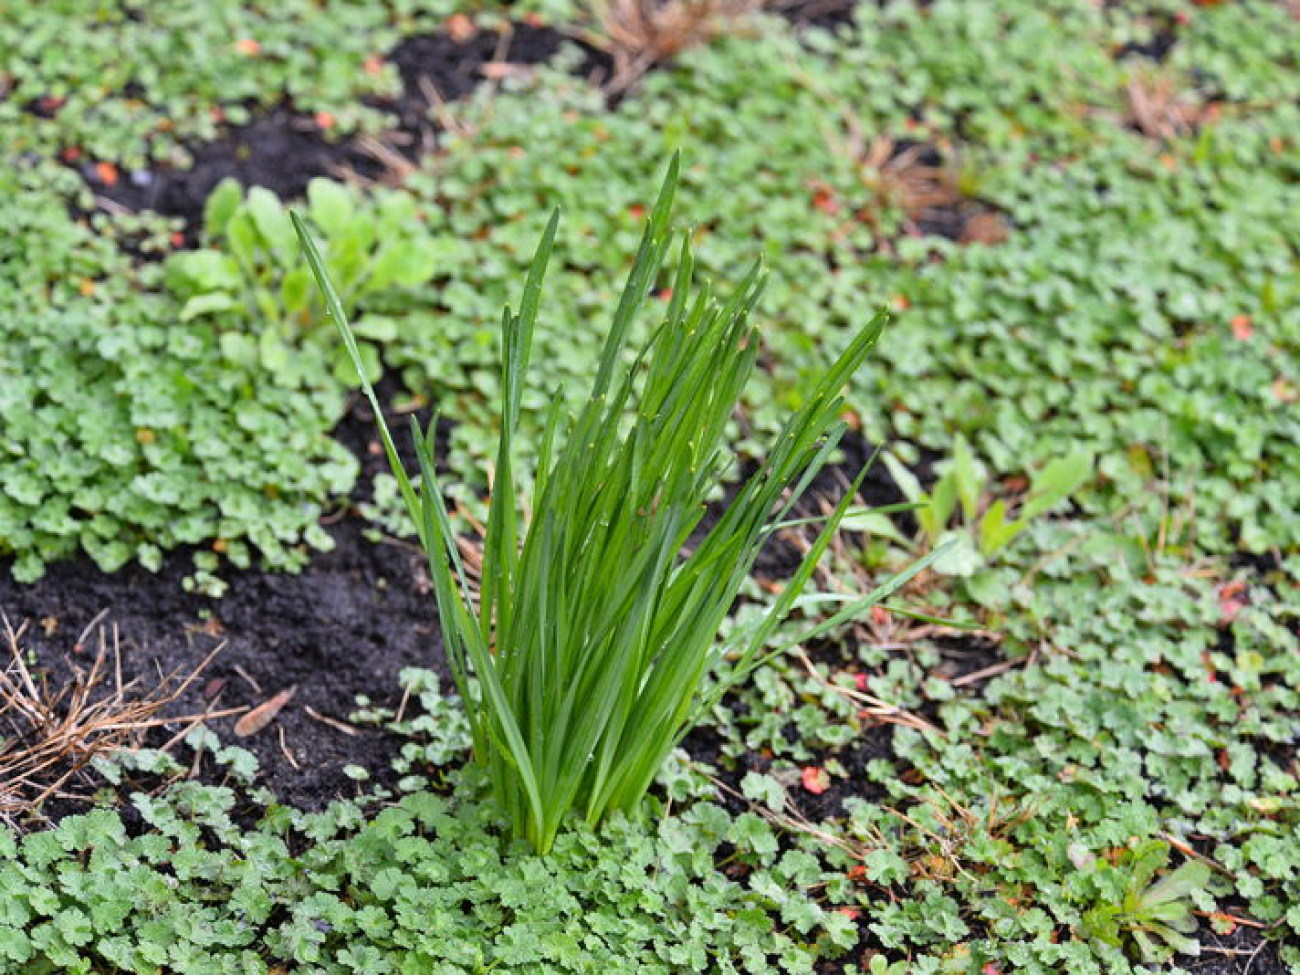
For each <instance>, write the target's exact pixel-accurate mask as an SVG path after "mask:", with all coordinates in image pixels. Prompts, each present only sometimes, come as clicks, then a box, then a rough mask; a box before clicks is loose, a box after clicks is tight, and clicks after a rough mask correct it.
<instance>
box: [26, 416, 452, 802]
mask: <svg viewBox="0 0 1300 975" xmlns="http://www.w3.org/2000/svg"><path fill="white" fill-rule="evenodd" d="M372 428H373V427H372V426H371V422H370V418H369V416H368V411H363V410H361V409H360V408H359V407H358V408H356V409H354V410H353V412H352V414H351V415H350V416H349V417H348V419H347V420H346V421H345V422H344V424H343V426H342V428H341V430H340V435H341V439H343V440H344V442H348V443H350V444H353V445H361V444H364V443H365V442H367V441H366V439H365V437H366V433H365V432H363V431H368V430H370V429H372ZM361 456H362V457H363V460H364V461H365V463H366V466H367V467H368V468H374V467H375V464H376V460H375V457H374V454H373V453H371V452H370V451H368V450H365V449H364V448H363V449H362V450H361ZM379 463H382V459H380V460H379ZM328 531H329V533H330V535H331V536H332V537H333V538H334V540H335V546H336V547H335V548H334V550H333V551H331V552H327V553H321V554H318V555H316V556H315V557H314V558H313V559H312V561H311V564H310V565H309V566H308V567H307V569H306V570H305V571H304V572H302V573H301V574H300V575H285V574H276V573H264V572H257V571H243V572H229V573H227V576H226V577H227V579H228V581H229V584H230V587H229V591H228V592H227V593H226V594H225V595H224V596H223V597H222V598H221V599H217V600H212V599H209V598H206V597H203V596H199V595H193V594H189V593H186V592H185V591H184V590H183V589H182V586H181V580H182V579H183V578H184V577H185V576H186V575H187V574H188V573H189V572H190V571H191V568H190V560H189V556H188V554H187V553H184V552H179V553H174V554H173V555H172V556H171V557H170V558H168V559H167V561H166V564H165V566H164V568H163V569H162V571H160V572H158V573H157V574H153V573H150V572H148V571H146V570H144V569H142V568H139V567H138V566H131V567H128V568H126V569H123V570H121V571H120V572H117V573H114V574H112V575H105V574H104V573H102V572H101V571H99V570H98V569H97V568H96V567H95V566H94V564H93V563H91V562H90V561H89V559H86V558H84V557H79V558H75V559H72V560H70V561H67V562H61V563H58V564H56V565H53V566H51V567H50V568H49V570H48V572H47V573H46V575H45V577H44V578H42V579H41V580H40V581H39V582H37V583H35V584H32V585H18V584H16V583H14V582H13V581H12V579H11V578H10V575H9V571H8V566H0V610H3V611H4V613H5V614H6V615H7V616H8V617H9V619H10V620H11V621H12V622H13V624H14V625H15V626H17V625H18V624H19V623H20V622H21V621H23V620H30V621H31V625H30V626H29V628H28V633H27V635H26V637H25V639H24V647H25V649H27V650H28V651H30V652H32V653H34V654H35V656H36V659H37V660H38V661H39V663H40V664H41V665H42V666H44V667H50V668H51V669H52V670H55V671H56V672H57V670H58V669H59V661H60V660H61V659H62V658H63V657H64V655H67V654H70V653H71V654H73V655H74V656H75V657H76V658H77V659H80V660H85V661H86V662H88V661H89V651H82V653H81V654H76V653H75V651H72V644H73V643H74V641H75V639H76V637H77V635H78V634H79V633H80V632H81V630H82V629H83V628H84V627H85V626H86V625H87V624H88V623H89V622H90V621H91V620H92V619H93V618H94V616H95V615H96V614H97V613H99V612H100V611H101V610H104V609H107V610H108V611H109V615H108V617H107V618H106V621H105V622H106V624H108V625H113V624H115V625H116V626H117V627H118V630H119V632H120V634H121V639H122V663H123V675H124V677H125V678H126V679H128V680H130V679H131V678H134V677H139V678H140V679H141V683H142V684H143V685H144V686H145V687H149V686H152V685H154V684H156V682H157V676H158V675H159V674H167V673H172V672H179V673H181V674H185V673H188V672H190V671H192V670H193V668H194V667H195V666H197V665H198V664H199V662H200V661H202V660H203V658H204V657H205V656H206V655H207V654H208V652H209V651H210V650H211V649H212V648H213V647H214V646H216V645H217V644H218V643H223V642H224V644H225V646H224V649H222V651H221V652H220V653H219V654H218V655H217V656H216V658H215V659H214V660H213V662H212V663H211V664H210V665H209V667H208V669H207V670H206V671H205V672H204V675H203V678H202V679H201V680H199V681H197V682H196V683H195V684H194V686H192V687H191V688H190V689H189V691H188V692H187V693H186V694H185V695H184V697H182V698H181V699H180V700H179V701H177V702H176V704H175V705H173V707H172V708H171V711H172V712H173V713H176V714H194V713H198V712H201V711H203V710H204V709H205V708H211V709H213V710H216V709H221V708H230V707H238V706H255V705H257V704H260V703H261V702H263V701H265V700H267V699H268V698H270V697H271V696H272V695H274V694H276V693H277V692H279V691H282V690H284V689H286V688H289V687H296V688H297V692H296V694H295V696H294V698H293V700H292V701H290V702H289V704H288V705H287V706H286V707H285V708H284V709H283V710H282V711H281V712H280V714H279V716H278V717H276V719H275V720H274V721H273V722H272V724H271V725H269V726H268V727H267V728H265V729H264V730H263V731H261V732H259V733H257V734H255V735H252V736H251V737H248V738H243V739H240V738H236V737H235V736H234V734H233V725H234V722H235V720H236V719H235V718H234V717H229V718H221V719H217V720H214V721H213V722H212V726H213V728H214V730H215V731H216V732H217V733H218V734H219V735H220V736H221V738H222V740H223V742H224V743H226V744H237V745H241V746H243V747H246V748H248V749H249V750H251V751H252V752H254V753H255V754H256V755H257V757H258V759H259V761H260V763H261V767H262V775H263V778H264V779H265V781H266V783H267V784H269V785H271V787H272V788H273V790H274V792H275V793H276V795H277V796H278V797H279V798H280V799H281V800H283V801H285V802H288V803H292V804H294V805H297V806H301V807H305V808H319V807H320V806H323V805H324V804H326V803H327V802H329V800H331V799H333V798H336V797H338V796H340V795H345V794H349V793H351V792H353V791H355V787H354V786H353V784H352V783H351V781H350V780H349V779H348V778H347V777H346V776H344V774H343V772H342V769H343V766H345V765H349V764H356V765H361V766H363V767H365V768H367V769H369V770H370V771H371V772H372V774H375V775H377V776H379V777H380V781H381V782H382V781H383V776H384V774H385V772H386V770H387V769H388V767H389V762H390V760H391V759H392V757H393V755H394V753H395V751H396V748H397V747H398V746H397V743H396V740H395V739H394V738H392V736H389V735H386V734H384V733H382V732H379V731H375V730H370V729H366V730H361V731H359V733H358V734H356V735H348V734H346V733H344V732H342V731H340V730H338V729H336V728H334V727H331V726H329V725H327V724H325V723H322V722H320V721H318V720H316V719H314V718H312V717H311V716H310V715H309V714H308V712H307V710H306V709H307V708H308V707H310V708H312V709H314V710H315V711H316V712H317V713H319V714H322V715H325V716H328V717H332V718H335V719H340V720H344V721H346V719H347V717H348V715H349V714H350V713H351V712H352V711H353V710H354V709H355V705H354V702H355V698H356V696H357V695H358V694H365V695H369V696H370V697H371V698H372V700H375V701H376V702H382V703H387V704H389V705H393V704H395V703H396V699H397V694H398V673H399V672H400V671H401V669H402V668H404V667H428V668H433V669H438V670H442V671H443V673H444V674H445V669H444V664H443V660H442V652H441V644H440V639H439V636H438V632H437V621H436V616H435V613H434V610H433V600H432V597H431V595H429V594H428V593H427V592H426V589H427V587H426V584H425V575H424V572H423V569H422V568H421V557H419V556H418V555H417V554H416V553H415V552H414V551H413V550H412V549H411V548H409V547H407V546H398V545H393V544H374V543H371V542H369V541H367V540H365V539H364V538H363V537H362V531H363V525H362V522H361V520H360V518H359V517H357V516H354V515H352V514H348V515H347V516H346V517H344V518H343V519H342V520H340V521H339V522H338V523H337V524H334V525H332V526H329V528H328ZM39 621H44V622H43V623H42V625H38V622H39ZM47 627H50V628H53V632H52V633H51V634H50V635H46V634H45V632H44V630H45V628H47ZM241 670H242V672H243V673H241ZM249 678H251V681H252V682H256V684H257V687H256V688H255V687H254V686H252V683H251V682H250V680H249ZM214 692H215V693H214ZM177 727H178V728H179V725H178V726H177ZM281 731H283V746H282V743H281V738H280V732H281ZM164 737H165V736H164ZM286 749H287V751H288V752H289V753H290V754H291V755H292V757H293V760H292V761H291V760H290V758H289V756H288V755H286V753H285V752H286ZM295 762H296V765H295V764H294V763H295ZM211 772H212V770H211V769H208V768H201V769H200V775H201V776H202V775H205V774H210V773H211Z"/></svg>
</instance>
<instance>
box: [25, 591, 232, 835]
mask: <svg viewBox="0 0 1300 975" xmlns="http://www.w3.org/2000/svg"><path fill="white" fill-rule="evenodd" d="M106 615H107V611H104V612H101V613H100V614H98V615H97V616H96V617H95V619H94V620H92V621H91V623H90V624H89V625H88V626H87V628H86V629H85V630H84V631H83V632H82V634H81V636H80V637H79V638H78V640H77V643H76V645H75V647H74V651H73V652H74V653H81V652H83V651H84V648H85V646H86V644H87V643H88V641H89V640H90V639H91V634H92V632H93V631H95V630H96V628H98V637H99V639H98V649H97V651H96V653H95V656H94V658H93V659H92V660H91V661H90V663H89V666H88V667H86V666H82V665H80V664H78V663H77V662H75V660H74V659H72V658H69V659H68V661H67V663H68V667H69V669H70V671H71V676H70V677H69V679H68V680H67V681H66V682H64V683H63V684H62V685H61V686H59V687H52V686H51V685H50V683H49V682H48V679H47V678H46V677H44V676H42V677H40V678H39V679H38V678H37V677H36V676H34V675H33V673H32V670H31V668H30V667H29V665H28V663H27V660H26V658H25V656H24V654H23V650H22V647H21V639H22V635H23V633H24V632H25V630H26V624H23V625H22V626H20V627H19V628H18V629H16V630H15V629H14V627H13V626H12V625H11V624H10V622H9V619H8V617H7V616H4V614H2V613H0V621H3V626H4V632H5V637H6V642H7V644H8V649H9V654H8V657H9V661H8V664H7V665H6V666H5V667H4V669H3V670H0V816H4V817H14V816H17V815H21V814H25V813H29V812H31V811H34V810H38V809H39V808H40V806H41V804H42V803H44V802H45V801H46V800H47V799H49V798H50V797H51V796H56V795H57V796H65V795H67V793H66V792H65V791H64V786H65V785H67V784H68V783H69V782H70V781H72V780H74V779H75V778H76V777H77V776H78V774H79V773H81V772H82V771H83V770H84V769H85V768H86V766H87V765H88V764H89V763H90V762H91V761H92V760H93V759H95V758H96V757H99V756H102V755H108V754H111V753H113V752H118V751H124V750H130V749H132V748H135V747H138V746H139V743H140V741H141V739H142V737H143V733H144V732H145V731H147V730H149V729H151V728H157V727H163V726H166V725H170V724H172V723H174V722H176V721H185V720H188V719H186V718H184V717H178V718H163V717H160V716H159V715H160V712H162V711H163V709H165V708H167V707H168V706H169V705H171V704H173V703H174V702H175V701H176V700H177V699H178V698H180V696H181V695H182V694H184V693H185V692H186V690H188V689H189V687H190V686H191V684H193V682H194V681H195V680H196V679H197V678H198V676H199V675H200V674H201V673H202V672H203V670H204V669H205V668H206V667H207V665H208V664H209V663H210V662H211V661H212V659H213V657H215V656H216V654H217V653H219V652H220V650H221V649H222V646H224V644H221V645H218V646H217V647H216V648H214V649H213V650H212V652H211V653H209V654H208V656H207V657H206V658H204V660H203V661H202V662H201V663H200V664H199V665H198V666H197V667H196V668H195V669H194V670H193V671H191V672H190V673H189V675H188V676H186V677H184V678H183V679H182V678H180V677H179V675H178V673H177V672H174V673H172V674H170V675H166V676H164V677H163V678H162V679H161V680H160V681H159V683H158V684H157V686H155V687H154V688H153V689H152V690H150V691H148V692H147V693H143V694H140V695H136V694H135V693H134V692H135V690H136V686H137V683H138V681H135V680H133V681H130V682H126V681H124V680H123V679H122V664H121V640H120V636H119V634H118V632H117V628H116V627H114V628H113V631H112V641H111V643H110V641H109V639H108V637H107V635H106V633H105V630H104V628H103V626H102V625H101V624H102V622H103V619H104V617H105V616H106ZM110 675H111V677H110Z"/></svg>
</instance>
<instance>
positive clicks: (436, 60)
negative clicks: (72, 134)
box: [31, 23, 610, 245]
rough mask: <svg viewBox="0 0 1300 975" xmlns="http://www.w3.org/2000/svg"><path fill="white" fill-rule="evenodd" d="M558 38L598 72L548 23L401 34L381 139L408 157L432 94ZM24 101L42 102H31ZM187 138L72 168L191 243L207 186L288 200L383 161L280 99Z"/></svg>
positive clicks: (547, 51)
mask: <svg viewBox="0 0 1300 975" xmlns="http://www.w3.org/2000/svg"><path fill="white" fill-rule="evenodd" d="M566 42H567V43H573V44H576V45H577V46H579V47H580V48H582V49H583V51H584V54H585V56H584V58H583V60H582V62H581V63H580V64H579V66H578V69H577V70H578V73H579V74H581V75H583V76H584V77H585V76H590V77H593V78H594V79H598V78H600V77H601V76H602V75H603V74H605V73H607V72H608V67H609V63H610V62H609V59H608V58H607V57H606V56H605V55H603V54H601V53H600V52H598V51H596V50H595V49H594V48H591V47H589V46H587V45H582V44H580V43H579V42H577V41H574V40H572V39H571V38H569V37H568V36H567V35H565V34H563V33H561V32H559V31H556V30H552V29H551V28H548V27H534V26H530V25H528V24H523V23H521V24H514V25H507V26H506V27H505V28H504V29H503V30H502V31H501V32H496V31H478V32H476V33H475V34H474V35H473V36H472V37H470V38H469V39H468V40H463V41H457V40H453V39H452V38H451V37H449V36H447V35H446V34H421V35H416V36H413V37H408V38H406V39H405V40H403V41H402V43H401V44H399V45H398V46H397V47H396V48H395V49H394V50H393V51H392V52H391V53H390V54H389V60H390V61H391V62H392V63H393V64H395V65H396V66H397V69H398V73H399V74H400V75H401V78H402V92H401V94H399V95H398V96H397V98H396V99H394V100H392V101H388V102H384V101H375V102H373V103H372V104H373V105H374V107H377V108H380V109H383V110H386V111H389V112H392V113H393V114H394V115H396V117H397V121H398V125H397V127H396V129H395V130H393V131H392V132H389V133H387V134H386V135H385V136H383V137H381V139H380V140H379V141H380V142H381V143H382V144H384V145H385V146H386V147H387V148H388V149H390V150H392V151H393V152H396V153H397V154H398V155H399V156H401V157H403V158H405V159H406V160H408V161H410V160H415V159H416V158H418V157H419V156H420V155H422V154H423V153H425V152H428V151H431V150H433V149H434V148H435V147H436V144H437V133H438V132H439V131H440V125H439V124H438V122H437V120H436V119H437V108H438V106H437V105H435V103H434V101H432V100H431V96H432V97H433V98H434V99H437V100H439V101H441V102H443V103H452V102H455V101H458V100H459V99H462V98H464V97H466V96H467V95H469V94H470V93H471V92H473V91H474V89H475V88H476V87H477V86H478V85H480V84H483V83H484V82H485V80H487V74H486V73H485V65H488V64H489V63H495V64H508V65H510V66H511V67H513V68H515V69H518V68H521V67H522V68H527V67H528V66H532V65H537V64H542V63H545V62H547V61H549V60H551V59H552V58H553V57H555V55H556V54H557V53H558V52H559V51H560V49H561V47H562V46H563V45H564V44H565V43H566ZM31 110H32V111H36V112H40V111H44V110H47V108H43V107H42V106H41V105H39V104H34V105H33V106H31ZM186 148H187V150H188V151H189V153H190V155H191V157H192V160H193V162H192V165H190V166H189V167H188V168H186V169H177V168H174V167H170V166H164V165H159V166H157V167H155V168H153V169H145V170H137V171H133V172H129V173H118V174H116V177H115V178H114V179H113V182H112V183H111V184H110V183H106V182H105V181H104V179H103V173H101V171H100V170H99V169H97V168H96V166H95V165H94V164H93V163H92V162H86V163H85V164H83V165H81V166H80V167H79V172H80V173H81V175H82V176H83V178H84V179H85V180H86V182H87V184H88V185H89V186H90V188H91V189H92V190H94V192H95V193H96V195H97V196H98V197H101V198H102V199H104V200H106V201H108V202H109V204H110V205H115V206H117V207H121V208H125V209H127V210H131V211H140V210H153V211H155V212H156V213H160V214H162V215H163V216H169V217H180V218H181V219H182V220H184V222H185V231H184V236H185V241H186V243H187V244H190V245H193V244H194V243H195V242H196V241H197V240H198V237H199V233H200V230H201V227H202V218H203V205H204V203H205V201H206V200H207V198H208V195H209V194H210V193H211V191H212V189H213V187H215V186H216V185H217V184H218V183H219V182H221V180H223V179H226V178H228V177H233V178H234V179H237V180H239V182H240V183H242V184H244V185H245V186H265V187H267V188H268V189H270V190H272V191H274V192H275V193H276V195H278V196H279V197H280V198H281V199H284V200H291V199H294V198H297V197H301V196H302V195H303V193H304V192H305V190H306V188H307V184H308V182H310V181H311V180H312V179H313V178H315V177H317V176H334V177H338V176H340V175H346V174H354V175H356V176H359V177H362V178H364V179H378V178H381V177H382V176H384V174H385V171H386V165H385V163H384V162H383V161H382V160H381V159H380V158H378V157H377V156H376V155H375V154H374V153H373V152H372V151H369V150H368V149H367V148H366V147H365V144H364V143H363V141H362V140H359V139H345V140H342V141H339V140H335V139H333V138H331V137H330V135H329V133H328V132H327V131H326V130H324V129H322V128H321V126H320V124H319V123H318V122H317V121H316V119H315V118H314V117H312V116H311V115H307V114H305V113H302V112H299V111H297V110H295V109H294V107H293V106H292V105H289V104H287V103H286V104H283V105H280V106H278V107H276V108H272V109H270V110H269V111H268V110H260V111H259V113H258V115H257V117H256V118H255V119H254V121H252V122H250V123H249V124H247V125H243V126H236V127H232V128H230V129H229V130H228V131H227V132H225V134H223V135H222V136H221V138H219V139H217V140H215V141H213V142H208V143H193V144H190V145H188V146H187V147H186ZM110 172H112V171H111V170H110Z"/></svg>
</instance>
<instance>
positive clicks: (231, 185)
mask: <svg viewBox="0 0 1300 975" xmlns="http://www.w3.org/2000/svg"><path fill="white" fill-rule="evenodd" d="M243 199H244V188H243V187H242V186H240V184H239V180H237V179H235V178H234V177H232V176H227V177H226V178H225V179H223V180H222V181H221V182H220V183H218V184H217V185H216V187H215V188H214V189H213V190H212V192H211V193H210V194H209V195H208V200H207V202H206V203H205V204H204V205H203V234H204V237H205V238H206V239H207V240H209V241H212V240H216V239H217V238H218V237H222V236H224V235H225V233H226V225H227V224H228V223H230V218H231V217H233V216H234V215H235V211H236V210H237V209H239V204H240V203H242V202H243Z"/></svg>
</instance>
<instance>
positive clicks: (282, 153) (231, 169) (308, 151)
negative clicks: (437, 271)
mask: <svg viewBox="0 0 1300 975" xmlns="http://www.w3.org/2000/svg"><path fill="white" fill-rule="evenodd" d="M190 152H191V154H192V155H193V158H194V164H193V166H192V167H190V168H189V169H187V170H177V169H172V168H169V167H159V168H157V169H154V170H138V171H135V172H132V173H128V174H123V175H119V176H118V177H117V180H116V182H114V183H113V185H111V186H109V185H107V184H105V183H104V182H103V180H102V178H101V176H100V174H99V173H98V172H97V171H96V169H95V167H94V166H90V165H87V166H85V167H83V168H82V170H81V173H82V175H83V176H84V177H85V179H86V182H87V183H88V184H90V187H91V188H92V189H93V190H94V191H95V193H96V195H98V196H100V197H103V198H104V199H106V200H110V201H112V202H113V203H115V204H117V205H118V206H120V207H125V208H126V209H128V210H133V211H139V210H153V211H154V212H156V213H160V214H162V215H164V216H168V217H180V218H182V219H183V220H184V221H185V224H186V228H187V233H186V236H187V239H189V240H190V241H191V242H193V241H194V240H196V239H197V237H198V233H199V230H200V229H201V227H202V223H203V205H204V203H205V202H206V201H207V198H208V196H209V195H210V194H211V192H212V190H213V188H214V187H215V186H216V185H217V184H218V183H220V182H221V181H222V180H223V179H226V178H228V177H233V178H234V179H237V180H239V182H240V183H242V184H244V185H245V186H265V187H266V188H267V189H269V190H272V191H273V192H275V193H276V195H278V196H279V197H280V198H281V199H286V200H288V199H293V198H295V197H301V196H302V195H303V193H304V192H305V191H306V189H307V183H308V182H310V181H311V180H312V179H314V178H315V177H317V176H337V175H339V174H341V173H343V172H345V171H351V172H353V173H356V174H357V175H359V176H363V177H366V178H375V177H377V176H379V175H380V174H381V173H382V172H383V168H384V167H383V165H382V164H381V163H380V162H379V161H378V160H377V159H375V158H374V156H372V155H370V154H368V153H366V152H364V151H363V150H361V149H360V148H358V146H357V145H356V144H355V143H350V142H342V143H340V142H331V141H329V139H328V138H327V136H326V134H325V132H324V131H323V130H322V129H321V128H320V126H319V125H317V123H316V122H315V121H314V120H313V119H312V118H311V117H310V116H304V115H299V114H296V113H294V112H292V111H290V110H289V109H287V108H283V107H282V108H276V109H272V110H271V111H270V112H269V113H268V114H266V115H263V116H262V117H260V118H258V119H256V120H255V121H253V122H251V123H250V124H248V125H244V126H239V127H237V128H232V129H231V130H230V131H229V132H228V133H227V134H226V135H225V136H224V137H223V138H221V139H219V140H217V141H216V142H210V143H206V144H203V145H194V146H191V147H190Z"/></svg>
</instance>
